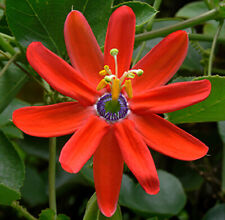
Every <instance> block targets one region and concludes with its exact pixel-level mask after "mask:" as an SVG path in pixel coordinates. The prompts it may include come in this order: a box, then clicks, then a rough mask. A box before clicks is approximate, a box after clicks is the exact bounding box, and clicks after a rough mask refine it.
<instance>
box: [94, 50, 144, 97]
mask: <svg viewBox="0 0 225 220" xmlns="http://www.w3.org/2000/svg"><path fill="white" fill-rule="evenodd" d="M118 53H119V50H118V49H116V48H113V49H111V50H110V55H111V56H113V58H114V62H115V71H114V73H115V74H112V71H111V69H110V67H109V66H108V65H105V66H104V69H103V70H101V71H100V72H99V75H101V76H103V77H104V78H103V79H102V80H101V81H100V82H99V84H98V85H97V88H96V89H97V90H98V91H99V90H101V89H104V88H105V87H109V88H110V90H111V98H112V100H113V101H117V100H118V99H119V97H120V94H121V91H122V90H123V89H124V90H125V92H126V94H127V97H128V98H129V99H131V98H132V97H133V89H132V82H131V80H132V79H134V78H135V77H136V76H141V75H142V74H143V73H144V71H143V70H141V69H132V70H129V71H125V72H124V73H123V75H122V76H121V77H120V78H119V77H118V62H117V55H118Z"/></svg>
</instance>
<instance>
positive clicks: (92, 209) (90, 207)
mask: <svg viewBox="0 0 225 220" xmlns="http://www.w3.org/2000/svg"><path fill="white" fill-rule="evenodd" d="M98 211H99V209H98V204H97V199H96V194H95V193H94V194H93V195H92V197H91V198H90V199H89V201H88V203H87V207H86V210H85V214H84V218H83V220H97V219H98Z"/></svg>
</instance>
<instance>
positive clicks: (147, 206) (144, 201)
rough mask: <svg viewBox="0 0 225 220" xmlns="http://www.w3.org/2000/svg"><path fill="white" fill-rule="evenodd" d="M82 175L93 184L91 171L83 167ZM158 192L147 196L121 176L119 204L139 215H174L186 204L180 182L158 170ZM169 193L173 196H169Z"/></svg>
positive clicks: (125, 176) (128, 179) (138, 186)
mask: <svg viewBox="0 0 225 220" xmlns="http://www.w3.org/2000/svg"><path fill="white" fill-rule="evenodd" d="M81 172H82V175H83V176H84V177H85V178H86V179H87V181H89V182H90V183H93V171H92V169H91V168H88V167H84V168H83V169H82V171H81ZM157 172H158V176H159V181H160V192H159V193H158V194H156V195H148V194H147V193H146V192H145V191H144V190H143V189H142V188H141V186H140V185H139V184H137V183H136V182H134V181H133V180H132V179H131V178H130V177H128V176H127V175H125V174H124V175H123V180H122V185H121V190H120V198H119V204H120V205H121V206H125V207H128V208H130V209H133V210H134V211H136V212H138V213H140V214H141V215H143V216H144V217H145V216H151V215H152V214H157V215H167V216H170V215H176V214H177V213H178V212H179V211H181V210H182V208H183V207H184V205H185V203H186V195H185V193H184V190H183V187H182V185H181V183H180V181H179V180H178V179H177V178H176V177H175V176H173V175H172V174H169V173H167V172H165V171H162V170H158V171H157ZM171 191H172V192H173V194H171Z"/></svg>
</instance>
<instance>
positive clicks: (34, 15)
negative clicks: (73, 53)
mask: <svg viewBox="0 0 225 220" xmlns="http://www.w3.org/2000/svg"><path fill="white" fill-rule="evenodd" d="M83 2H85V1H83ZM73 5H74V6H76V5H77V7H78V9H79V7H80V8H82V7H83V5H84V3H79V1H78V0H65V1H62V0H41V1H40V0H37V1H33V0H20V1H17V0H7V1H6V15H7V20H8V24H9V27H10V29H11V31H12V33H13V35H14V36H15V37H16V39H17V40H18V41H19V43H20V44H21V45H22V46H24V47H27V46H28V45H29V44H30V43H31V42H33V41H41V42H42V43H43V44H44V45H45V46H47V47H48V48H49V49H50V50H52V51H54V52H57V53H58V54H59V55H62V54H64V53H65V51H66V48H65V43H64V37H63V26H64V22H65V19H66V15H67V14H68V13H69V12H70V11H71V8H72V6H73Z"/></svg>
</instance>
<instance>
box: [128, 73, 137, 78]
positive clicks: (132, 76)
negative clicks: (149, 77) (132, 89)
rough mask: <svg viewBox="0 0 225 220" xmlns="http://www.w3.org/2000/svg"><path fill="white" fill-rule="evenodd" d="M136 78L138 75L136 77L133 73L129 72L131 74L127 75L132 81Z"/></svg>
mask: <svg viewBox="0 0 225 220" xmlns="http://www.w3.org/2000/svg"><path fill="white" fill-rule="evenodd" d="M135 76H136V75H135V74H134V73H132V72H129V73H128V74H127V78H130V79H133V78H134V77H135Z"/></svg>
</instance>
